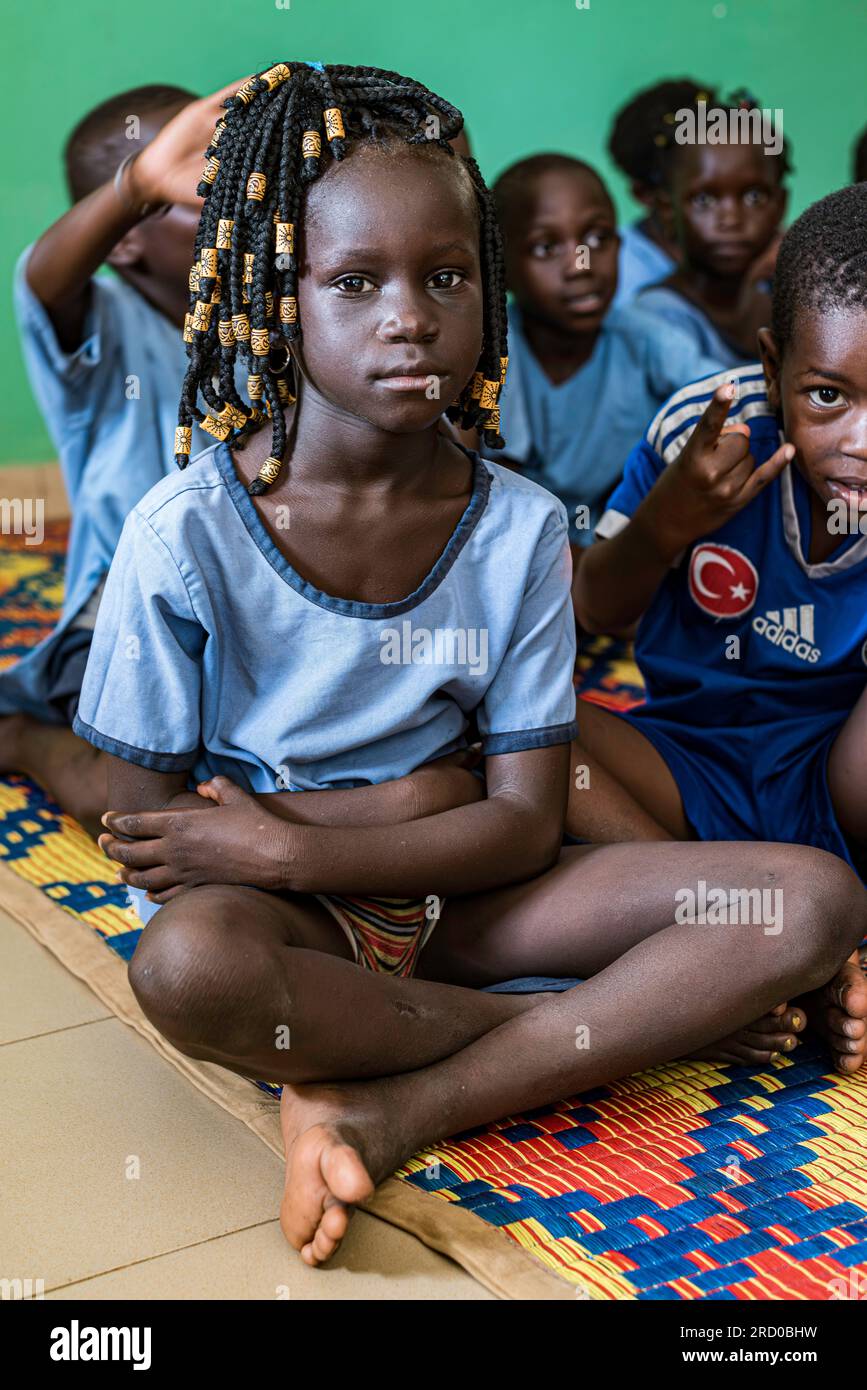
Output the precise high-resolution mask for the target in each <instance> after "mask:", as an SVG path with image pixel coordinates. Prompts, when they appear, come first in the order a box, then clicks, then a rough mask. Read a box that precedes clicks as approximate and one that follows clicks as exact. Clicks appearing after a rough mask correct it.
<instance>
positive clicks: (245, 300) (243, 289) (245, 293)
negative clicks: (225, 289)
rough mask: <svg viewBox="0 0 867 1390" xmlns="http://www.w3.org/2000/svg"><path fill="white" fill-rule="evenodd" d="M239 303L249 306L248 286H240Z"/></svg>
mask: <svg viewBox="0 0 867 1390" xmlns="http://www.w3.org/2000/svg"><path fill="white" fill-rule="evenodd" d="M241 302H242V304H249V303H250V286H249V285H242V286H241Z"/></svg>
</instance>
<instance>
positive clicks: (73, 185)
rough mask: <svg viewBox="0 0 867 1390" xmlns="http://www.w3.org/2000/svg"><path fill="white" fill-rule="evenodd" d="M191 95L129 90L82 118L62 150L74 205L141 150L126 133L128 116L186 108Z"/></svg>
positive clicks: (160, 88)
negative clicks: (129, 155) (172, 107)
mask: <svg viewBox="0 0 867 1390" xmlns="http://www.w3.org/2000/svg"><path fill="white" fill-rule="evenodd" d="M196 100H197V97H196V95H195V93H194V92H188V91H187V90H186V89H185V88H184V87H170V86H167V85H165V84H156V83H154V84H151V85H150V86H147V87H133V88H131V89H130V91H128V92H119V93H118V95H117V96H114V97H109V98H108V100H107V101H103V102H101V103H100V105H99V106H95V107H94V108H93V110H92V111H88V113H87V115H86V116H82V118H81V120H80V121H79V122H78V125H77V126H76V127H75V129H74V130H73V131H72V133H71V135H69V136H68V137H67V141H66V144H65V145H64V148H63V164H64V168H65V170H66V183H67V186H68V188H69V195H70V197H71V198H72V201H73V202H74V203H77V202H78V201H79V199H81V198H84V197H86V196H87V194H88V193H92V192H93V190H94V189H95V188H99V187H100V185H101V184H103V183H107V182H108V180H109V179H110V178H111V177H112V175H113V174H114V172H115V170H116V169H117V166H118V165H119V164H120V162H121V160H123V159H124V158H125V156H126V155H128V154H130V153H133V152H135V151H137V150H138V149H141V148H142V145H141V142H138V143H137V142H136V141H135V140H131V139H130V138H129V135H128V133H127V129H128V128H127V121H128V119H129V117H130V116H139V117H141V116H144V115H147V114H148V113H149V112H151V111H159V110H162V109H164V108H165V107H168V106H178V107H181V106H186V105H187V103H188V102H191V101H196Z"/></svg>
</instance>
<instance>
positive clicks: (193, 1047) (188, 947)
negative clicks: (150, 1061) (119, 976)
mask: <svg viewBox="0 0 867 1390" xmlns="http://www.w3.org/2000/svg"><path fill="white" fill-rule="evenodd" d="M260 954H261V953H260V952H259V951H258V950H256V949H254V948H252V945H251V940H250V937H249V935H248V933H247V932H246V931H245V930H244V925H243V920H239V917H238V913H237V912H236V911H234V910H232V908H231V904H229V903H227V902H226V900H225V896H224V895H223V894H222V893H221V892H220V890H219V889H215V888H198V889H195V890H192V891H191V892H189V893H184V894H183V895H182V896H180V897H178V898H176V899H175V900H173V901H172V902H169V903H167V904H166V906H165V907H163V908H162V909H161V910H160V911H159V912H158V913H157V915H156V916H155V917H154V918H152V919H151V921H150V922H149V923H148V925H147V927H146V928H145V930H144V932H143V933H142V937H141V940H140V941H139V945H138V948H137V950H136V952H135V955H134V956H133V958H132V960H131V962H130V967H129V980H130V985H131V987H132V990H133V993H134V994H135V996H136V999H137V1000H138V1002H139V1004H140V1005H141V1008H142V1010H143V1012H144V1013H145V1014H146V1015H147V1017H148V1018H149V1019H150V1021H151V1022H152V1023H153V1024H154V1026H155V1027H156V1028H158V1029H159V1031H160V1032H161V1033H163V1034H164V1035H165V1036H166V1037H167V1038H169V1040H170V1041H171V1042H172V1043H173V1044H174V1045H175V1046H176V1047H177V1048H178V1049H179V1050H180V1051H182V1052H191V1053H192V1054H193V1055H201V1054H203V1053H207V1052H210V1051H216V1052H222V1053H231V1052H234V1051H236V1050H241V1049H242V1048H243V1046H244V1045H245V1043H246V1044H249V1041H250V1040H249V1039H247V1038H246V1037H244V1038H242V1037H241V1034H242V1033H244V1034H246V1033H247V1032H249V1030H250V1028H251V1027H255V1026H256V1024H255V1020H256V1017H257V1013H256V1009H255V1007H254V1000H255V996H256V995H257V994H261V988H262V983H261V982H262V972H261V969H259V968H258V966H257V962H259V960H260ZM260 1002H261V1000H260Z"/></svg>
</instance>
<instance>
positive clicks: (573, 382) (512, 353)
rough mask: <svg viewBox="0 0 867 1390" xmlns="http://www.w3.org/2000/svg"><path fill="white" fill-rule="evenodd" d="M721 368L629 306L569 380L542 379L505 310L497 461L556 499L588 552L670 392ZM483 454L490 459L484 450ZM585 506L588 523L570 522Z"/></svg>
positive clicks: (516, 322)
mask: <svg viewBox="0 0 867 1390" xmlns="http://www.w3.org/2000/svg"><path fill="white" fill-rule="evenodd" d="M721 365H722V364H721V363H719V362H717V361H715V360H714V359H706V358H703V357H701V356H700V355H699V354H697V353H696V352H695V350H694V348H693V347H692V344H691V343H690V341H689V339H688V338H685V337H683V335H682V334H681V333H680V332H679V331H678V330H677V329H676V328H669V327H668V326H667V325H662V324H660V323H659V321H658V320H656V319H653V318H652V317H651V316H650V315H649V314H646V313H645V312H644V311H643V310H642V309H640V308H639V307H638V306H637V305H631V304H628V305H626V306H625V307H624V308H622V309H612V310H611V311H610V312H609V313H608V314H607V315H606V317H605V319H604V321H603V323H602V327H601V329H600V331H599V337H598V339H597V341H596V344H595V346H594V348H593V352H592V355H591V357H590V359H589V361H587V362H586V363H585V364H584V366H583V367H580V368H579V369H578V371H577V372H574V373H573V375H572V376H571V377H569V379H568V381H564V382H562V383H561V384H560V385H559V386H555V385H553V384H552V383H551V381H549V379H548V377H547V376H546V375H545V372H544V371H543V370H542V367H541V366H540V365H539V363H538V361H537V360H536V357H535V355H534V353H533V351H532V349H531V347H530V345H529V343H528V342H527V339H526V337H525V336H524V332H523V327H522V320H521V312H520V310H519V309H518V307H517V305H514V304H513V305H511V306H510V308H509V367H508V371H507V373H506V382H505V385H504V387H503V390H502V393H501V397H500V431H501V433H502V435H503V438H504V439H505V441H506V447H505V450H504V451H503V454H502V455H500V456H501V457H502V456H507V457H508V458H510V459H514V460H515V462H516V463H519V464H520V465H521V471H522V473H523V474H524V476H525V477H527V478H531V479H532V480H533V481H534V482H537V483H539V484H540V485H541V486H542V487H546V488H548V489H549V491H551V492H553V493H554V495H555V496H556V497H558V498H559V499H560V501H561V502H562V503H563V505H564V507H565V508H566V511H567V514H568V516H569V524H570V530H569V539H570V540H571V541H572V543H573V544H575V545H589V544H590V543H591V541H592V539H593V528H594V527H595V526H596V523H597V522H598V520H599V518H600V516H601V515H602V508H603V504H604V502H605V499H606V498H607V496H608V494H609V493H610V491H611V489H612V488H613V487H614V485H615V483H616V482H617V481H618V480H619V478H620V476H621V474H622V472H623V466H624V464H625V463H626V459H627V456H628V454H629V451H630V449H631V448H632V445H633V444H634V442H635V440H636V438H637V437H638V435H639V434H640V433H641V431H642V430H643V429H644V427H645V425H646V423H647V421H648V420H649V419H650V417H651V416H652V415H653V414H655V412H656V411H657V410H658V409H659V407H660V406H661V405H662V403H663V401H665V400H667V399H668V397H669V396H670V395H671V393H672V391H676V390H677V389H678V387H680V386H683V385H685V383H686V382H688V381H692V380H694V378H695V377H697V376H701V375H703V374H706V373H708V372H711V371H716V370H718V368H719V367H720V366H721ZM485 454H486V456H487V457H489V458H492V457H496V456H497V455H496V454H495V453H494V452H493V451H490V450H485ZM579 506H586V507H587V508H588V509H589V516H586V517H585V516H583V515H580V516H579V515H578V514H577V513H576V508H577V507H579Z"/></svg>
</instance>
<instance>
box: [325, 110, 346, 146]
mask: <svg viewBox="0 0 867 1390" xmlns="http://www.w3.org/2000/svg"><path fill="white" fill-rule="evenodd" d="M325 134H326V136H327V137H328V139H329V140H338V139H339V140H342V139H343V138H344V136H345V135H346V131H345V130H344V129H343V117H342V116H341V114H340V108H339V107H337V106H329V108H328V110H327V111H326V112H325Z"/></svg>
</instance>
